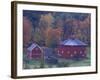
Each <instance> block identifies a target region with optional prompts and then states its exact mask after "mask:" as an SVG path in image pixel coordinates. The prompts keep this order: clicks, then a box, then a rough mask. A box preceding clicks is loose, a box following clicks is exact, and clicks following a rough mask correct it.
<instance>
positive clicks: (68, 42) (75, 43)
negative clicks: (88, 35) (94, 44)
mask: <svg viewBox="0 0 100 80" xmlns="http://www.w3.org/2000/svg"><path fill="white" fill-rule="evenodd" d="M60 44H61V45H71V46H78V45H84V46H86V45H87V44H85V43H84V42H82V41H80V40H78V39H67V40H64V41H62V42H61V43H60Z"/></svg>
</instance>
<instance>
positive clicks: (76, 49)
mask: <svg viewBox="0 0 100 80" xmlns="http://www.w3.org/2000/svg"><path fill="white" fill-rule="evenodd" d="M86 46H87V45H86V44H85V43H83V42H82V41H80V40H78V39H68V40H65V41H62V42H61V43H60V45H59V46H58V48H57V54H58V56H59V57H61V58H66V59H82V58H85V57H86V55H87V52H86Z"/></svg>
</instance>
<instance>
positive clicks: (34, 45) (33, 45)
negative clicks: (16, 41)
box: [27, 43, 41, 51]
mask: <svg viewBox="0 0 100 80" xmlns="http://www.w3.org/2000/svg"><path fill="white" fill-rule="evenodd" d="M35 47H38V48H40V50H41V47H40V46H39V45H38V44H36V43H33V44H32V45H31V46H30V47H28V48H27V50H29V51H32V50H33V49H34V48H35Z"/></svg>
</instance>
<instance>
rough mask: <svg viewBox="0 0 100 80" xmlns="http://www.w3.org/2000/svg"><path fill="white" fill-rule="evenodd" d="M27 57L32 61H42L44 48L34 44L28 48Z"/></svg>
mask: <svg viewBox="0 0 100 80" xmlns="http://www.w3.org/2000/svg"><path fill="white" fill-rule="evenodd" d="M27 56H28V58H30V59H40V58H41V56H42V48H41V47H40V46H39V45H37V44H35V43H33V44H32V45H31V46H30V47H28V48H27Z"/></svg>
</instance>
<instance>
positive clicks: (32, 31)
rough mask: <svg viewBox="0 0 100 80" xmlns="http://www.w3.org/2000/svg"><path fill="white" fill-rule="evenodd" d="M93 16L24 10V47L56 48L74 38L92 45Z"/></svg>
mask: <svg viewBox="0 0 100 80" xmlns="http://www.w3.org/2000/svg"><path fill="white" fill-rule="evenodd" d="M90 17H91V14H89V13H72V12H49V11H31V10H23V19H24V21H25V24H24V25H28V26H29V27H27V26H24V31H23V33H24V34H23V35H24V38H25V39H24V45H26V44H28V43H31V42H35V43H37V44H39V45H40V46H47V47H56V46H57V45H58V44H59V42H60V41H63V40H66V39H69V38H71V37H74V38H76V39H79V40H81V41H83V42H84V43H86V44H88V45H90V37H91V36H90V35H91V32H90V29H91V27H90V26H91V19H90Z"/></svg>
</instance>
